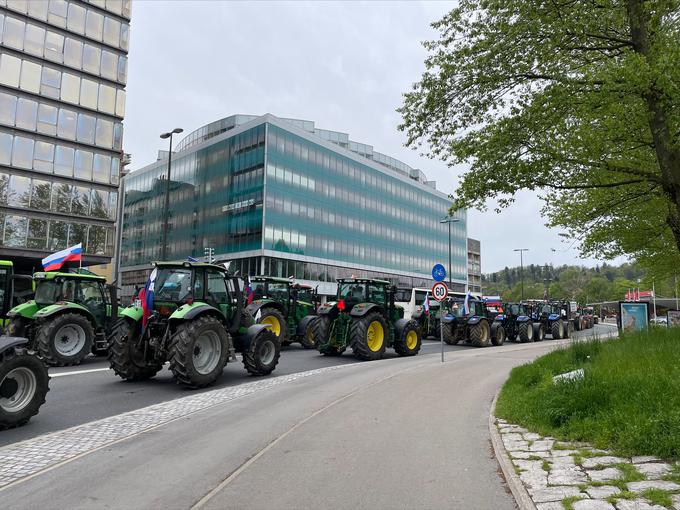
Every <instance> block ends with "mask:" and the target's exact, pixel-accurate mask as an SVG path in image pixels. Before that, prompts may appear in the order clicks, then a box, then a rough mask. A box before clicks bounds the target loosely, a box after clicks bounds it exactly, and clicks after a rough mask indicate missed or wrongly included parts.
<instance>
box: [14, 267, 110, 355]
mask: <svg viewBox="0 0 680 510" xmlns="http://www.w3.org/2000/svg"><path fill="white" fill-rule="evenodd" d="M33 281H34V283H35V297H34V299H32V300H31V301H27V302H25V303H22V304H20V305H18V306H15V307H14V308H12V309H11V310H10V311H9V312H8V313H7V316H8V318H9V325H8V326H7V334H8V335H10V336H14V337H26V338H28V339H29V346H30V347H31V349H33V350H35V351H37V352H39V353H40V355H41V356H42V357H43V359H44V360H45V362H46V363H47V364H49V365H56V366H65V365H77V364H78V363H80V362H81V361H82V360H83V359H84V358H85V357H86V356H87V355H88V354H90V352H92V353H94V354H105V353H106V350H107V335H108V333H109V331H110V328H111V326H112V324H113V322H114V319H115V317H116V316H117V310H118V299H117V295H116V287H115V285H106V279H105V278H103V277H101V276H97V275H93V274H80V273H59V272H41V273H35V274H34V275H33Z"/></svg>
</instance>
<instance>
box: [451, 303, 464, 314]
mask: <svg viewBox="0 0 680 510" xmlns="http://www.w3.org/2000/svg"><path fill="white" fill-rule="evenodd" d="M449 305H450V308H451V315H453V316H454V317H463V316H465V305H464V303H462V302H458V301H453V302H452V303H450V304H449Z"/></svg>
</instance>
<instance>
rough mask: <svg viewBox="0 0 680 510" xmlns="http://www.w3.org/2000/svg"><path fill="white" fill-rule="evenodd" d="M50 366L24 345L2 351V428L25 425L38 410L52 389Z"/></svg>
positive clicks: (0, 380)
mask: <svg viewBox="0 0 680 510" xmlns="http://www.w3.org/2000/svg"><path fill="white" fill-rule="evenodd" d="M49 380H50V377H49V375H48V374H47V366H45V364H44V363H43V362H42V360H41V359H40V358H39V357H38V356H36V355H35V354H27V353H26V351H25V350H24V349H16V348H13V349H8V350H7V351H5V352H4V354H0V430H5V429H9V428H13V427H19V426H21V425H24V424H25V423H26V422H28V420H30V419H31V417H32V416H35V415H36V414H38V410H39V409H40V406H41V405H43V404H44V403H45V396H46V395H47V392H48V391H50V388H49Z"/></svg>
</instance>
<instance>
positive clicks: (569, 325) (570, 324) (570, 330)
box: [563, 321, 574, 338]
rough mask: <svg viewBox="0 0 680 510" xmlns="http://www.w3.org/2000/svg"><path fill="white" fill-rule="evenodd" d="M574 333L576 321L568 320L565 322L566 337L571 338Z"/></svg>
mask: <svg viewBox="0 0 680 510" xmlns="http://www.w3.org/2000/svg"><path fill="white" fill-rule="evenodd" d="M573 334H574V321H567V322H565V323H564V337H563V338H571V336H572V335H573Z"/></svg>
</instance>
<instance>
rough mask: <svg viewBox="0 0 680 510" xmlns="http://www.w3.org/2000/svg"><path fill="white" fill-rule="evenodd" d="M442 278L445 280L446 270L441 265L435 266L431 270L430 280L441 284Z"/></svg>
mask: <svg viewBox="0 0 680 510" xmlns="http://www.w3.org/2000/svg"><path fill="white" fill-rule="evenodd" d="M444 278H446V269H444V266H442V265H441V264H435V265H434V267H433V268H432V279H433V280H434V281H435V282H441V281H444Z"/></svg>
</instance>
